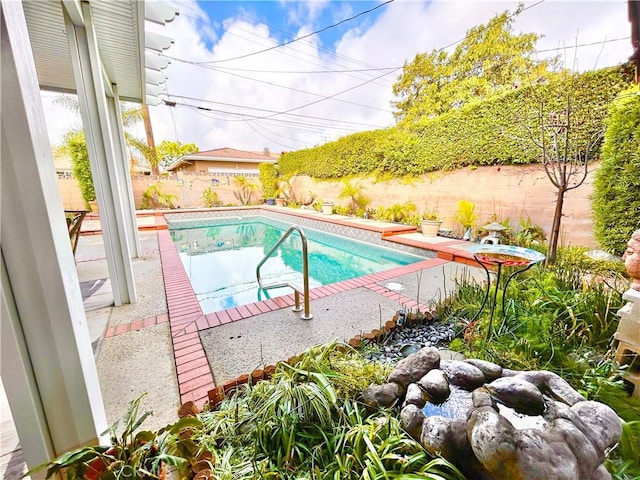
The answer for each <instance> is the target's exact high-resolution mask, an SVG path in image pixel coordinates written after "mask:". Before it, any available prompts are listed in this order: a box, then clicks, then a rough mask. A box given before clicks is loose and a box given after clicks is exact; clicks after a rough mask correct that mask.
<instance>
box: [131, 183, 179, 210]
mask: <svg viewBox="0 0 640 480" xmlns="http://www.w3.org/2000/svg"><path fill="white" fill-rule="evenodd" d="M175 199H176V197H175V195H171V194H170V193H167V192H165V191H164V185H162V182H157V183H152V184H151V185H149V187H148V188H147V189H146V190H145V191H144V193H143V194H142V204H141V205H140V206H141V208H144V209H156V208H175V205H174V203H173V202H174V201H175Z"/></svg>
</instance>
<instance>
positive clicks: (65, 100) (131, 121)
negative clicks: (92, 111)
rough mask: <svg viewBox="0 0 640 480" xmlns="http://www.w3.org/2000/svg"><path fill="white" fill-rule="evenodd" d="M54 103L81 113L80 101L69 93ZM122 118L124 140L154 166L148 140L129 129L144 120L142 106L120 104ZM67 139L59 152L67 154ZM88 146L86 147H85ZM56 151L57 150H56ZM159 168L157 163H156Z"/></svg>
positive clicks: (72, 132) (131, 148) (58, 148)
mask: <svg viewBox="0 0 640 480" xmlns="http://www.w3.org/2000/svg"><path fill="white" fill-rule="evenodd" d="M53 102H54V103H56V104H58V105H60V106H63V107H66V108H68V109H69V110H71V111H73V112H76V113H77V114H79V113H80V105H79V103H78V99H77V97H75V96H69V95H60V96H58V97H56V98H55V99H54V101H53ZM120 118H121V119H122V126H123V128H124V141H125V144H126V145H127V147H128V148H129V150H130V153H131V150H135V151H137V152H138V153H140V154H141V155H142V157H143V158H144V159H145V161H146V162H147V163H148V164H149V165H150V166H151V167H152V168H153V167H154V160H153V158H154V155H153V151H152V150H151V149H150V148H149V145H148V144H147V142H146V141H144V140H143V139H141V138H138V137H136V136H135V135H133V134H131V133H130V132H129V131H127V129H130V128H131V127H133V126H134V125H135V124H136V123H138V122H139V121H141V120H142V109H141V108H140V107H126V106H125V105H121V106H120ZM74 132H75V131H70V132H69V134H71V135H72V136H73V134H74ZM80 141H83V142H84V141H85V137H84V134H83V135H82V139H81V140H80ZM66 142H67V139H66V138H65V140H64V141H63V145H61V146H58V147H57V148H56V151H57V152H58V153H59V154H67V153H68V152H67V151H66V150H65V149H66V147H65V145H64V144H65V143H66ZM85 148H86V147H85ZM54 153H55V152H54ZM155 166H156V168H157V163H156V164H155Z"/></svg>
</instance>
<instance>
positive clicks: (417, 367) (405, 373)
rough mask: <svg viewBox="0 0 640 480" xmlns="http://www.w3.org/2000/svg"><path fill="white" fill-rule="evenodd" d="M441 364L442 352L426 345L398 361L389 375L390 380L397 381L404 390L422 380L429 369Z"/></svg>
mask: <svg viewBox="0 0 640 480" xmlns="http://www.w3.org/2000/svg"><path fill="white" fill-rule="evenodd" d="M439 366H440V354H439V353H438V349H437V348H435V347H424V348H423V349H421V350H419V351H417V352H416V353H412V354H411V355H409V356H408V357H407V358H404V359H402V360H400V361H399V362H398V364H397V365H396V367H395V368H394V369H393V371H392V372H391V375H389V379H388V381H389V382H393V383H397V384H399V385H401V386H402V388H403V390H406V388H407V387H408V386H409V384H411V383H415V382H417V381H418V380H420V379H421V378H422V377H423V376H424V375H425V374H426V373H427V372H428V371H429V370H433V369H434V368H438V367H439Z"/></svg>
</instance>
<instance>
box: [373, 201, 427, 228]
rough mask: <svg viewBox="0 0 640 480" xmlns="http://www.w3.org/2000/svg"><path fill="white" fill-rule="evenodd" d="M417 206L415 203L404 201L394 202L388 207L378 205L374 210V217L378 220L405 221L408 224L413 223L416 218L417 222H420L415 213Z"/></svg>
mask: <svg viewBox="0 0 640 480" xmlns="http://www.w3.org/2000/svg"><path fill="white" fill-rule="evenodd" d="M416 211H417V207H416V205H415V203H412V202H405V203H394V204H393V205H391V206H390V207H387V208H385V207H380V208H378V210H377V212H376V217H377V218H378V220H383V221H388V222H395V223H406V224H408V225H411V224H415V222H416V220H417V222H418V223H417V224H419V223H420V219H419V218H418V217H417V215H416ZM412 222H413V223H412Z"/></svg>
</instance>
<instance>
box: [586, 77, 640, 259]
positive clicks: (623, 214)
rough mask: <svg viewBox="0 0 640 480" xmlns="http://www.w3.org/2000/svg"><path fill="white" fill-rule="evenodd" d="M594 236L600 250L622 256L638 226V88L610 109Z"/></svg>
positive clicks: (596, 190) (596, 185)
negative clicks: (600, 246)
mask: <svg viewBox="0 0 640 480" xmlns="http://www.w3.org/2000/svg"><path fill="white" fill-rule="evenodd" d="M593 217H594V231H595V236H596V239H597V240H598V242H599V243H600V245H602V247H603V248H604V249H606V250H608V251H610V252H612V253H615V254H618V255H620V254H622V253H623V252H624V250H625V249H626V245H627V241H628V240H629V238H630V237H631V234H632V233H633V231H634V230H636V229H637V228H638V227H639V226H640V220H639V219H640V96H639V95H638V88H637V87H636V88H634V89H632V90H628V91H626V92H624V93H622V94H621V95H620V97H619V98H618V99H616V100H615V101H614V102H613V103H612V104H611V107H610V113H609V119H608V121H607V130H606V132H605V136H604V143H603V145H602V165H601V166H600V168H599V169H598V171H597V172H596V176H595V180H594V194H593Z"/></svg>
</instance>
